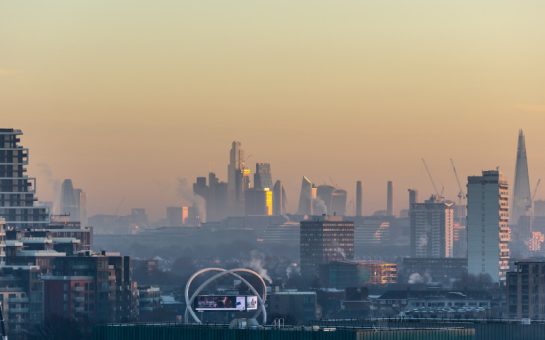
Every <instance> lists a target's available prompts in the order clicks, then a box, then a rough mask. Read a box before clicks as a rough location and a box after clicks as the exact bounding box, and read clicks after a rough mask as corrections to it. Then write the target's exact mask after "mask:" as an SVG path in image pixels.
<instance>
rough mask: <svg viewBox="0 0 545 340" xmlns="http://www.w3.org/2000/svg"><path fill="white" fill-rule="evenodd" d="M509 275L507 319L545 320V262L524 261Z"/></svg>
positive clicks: (516, 264) (517, 263)
mask: <svg viewBox="0 0 545 340" xmlns="http://www.w3.org/2000/svg"><path fill="white" fill-rule="evenodd" d="M515 266H516V268H515V270H514V271H511V272H508V273H507V280H506V285H507V287H506V288H507V289H506V291H507V299H506V300H507V313H508V314H507V317H509V318H512V319H533V320H543V319H544V318H545V282H544V281H543V277H544V276H545V261H543V260H524V261H519V262H516V263H515Z"/></svg>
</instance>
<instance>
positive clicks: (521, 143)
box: [511, 130, 533, 225]
mask: <svg viewBox="0 0 545 340" xmlns="http://www.w3.org/2000/svg"><path fill="white" fill-rule="evenodd" d="M532 204H533V202H532V197H531V194H530V178H529V175H528V158H527V156H526V138H525V136H524V132H523V131H522V130H520V131H519V136H518V145H517V163H516V165H515V183H514V190H513V207H512V209H511V223H512V224H513V225H516V224H518V221H519V217H520V216H527V215H529V213H530V209H532Z"/></svg>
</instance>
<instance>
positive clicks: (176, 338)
mask: <svg viewBox="0 0 545 340" xmlns="http://www.w3.org/2000/svg"><path fill="white" fill-rule="evenodd" d="M474 338H475V331H474V330H473V329H470V328H426V329H425V328H420V329H416V328H396V329H378V328H374V329H373V328H369V329H362V328H352V327H344V328H320V329H319V330H316V329H312V327H298V328H284V329H255V330H239V329H229V328H227V327H224V326H217V325H203V326H189V325H179V324H128V325H122V324H119V325H103V326H97V327H95V329H94V335H93V339H94V340H129V339H130V340H181V339H183V340H473V339H474Z"/></svg>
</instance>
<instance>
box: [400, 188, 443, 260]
mask: <svg viewBox="0 0 545 340" xmlns="http://www.w3.org/2000/svg"><path fill="white" fill-rule="evenodd" d="M409 216H410V219H411V256H412V257H428V258H429V257H452V256H453V241H454V203H452V202H449V201H445V200H444V199H442V198H439V197H437V196H431V198H430V199H429V200H427V201H425V202H424V203H412V204H411V208H410V212H409Z"/></svg>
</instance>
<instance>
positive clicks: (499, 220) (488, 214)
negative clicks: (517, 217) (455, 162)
mask: <svg viewBox="0 0 545 340" xmlns="http://www.w3.org/2000/svg"><path fill="white" fill-rule="evenodd" d="M467 192H468V194H467V260H468V272H469V273H470V274H475V275H478V274H489V275H490V277H492V280H494V281H496V282H498V281H504V280H505V273H506V272H507V270H508V269H509V186H508V184H507V180H506V179H505V178H504V176H503V174H502V173H501V172H500V171H499V170H488V171H483V173H482V176H470V177H468V184H467Z"/></svg>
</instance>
